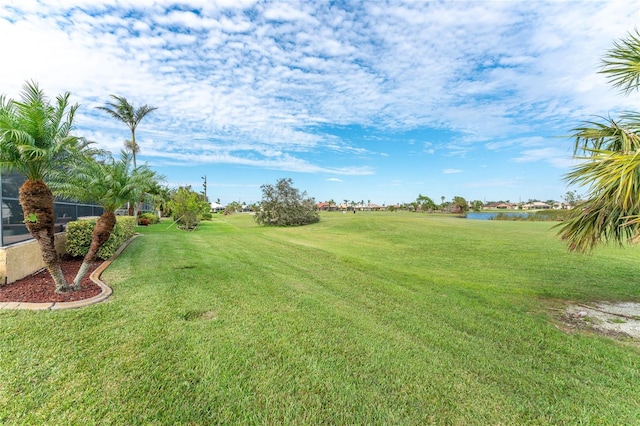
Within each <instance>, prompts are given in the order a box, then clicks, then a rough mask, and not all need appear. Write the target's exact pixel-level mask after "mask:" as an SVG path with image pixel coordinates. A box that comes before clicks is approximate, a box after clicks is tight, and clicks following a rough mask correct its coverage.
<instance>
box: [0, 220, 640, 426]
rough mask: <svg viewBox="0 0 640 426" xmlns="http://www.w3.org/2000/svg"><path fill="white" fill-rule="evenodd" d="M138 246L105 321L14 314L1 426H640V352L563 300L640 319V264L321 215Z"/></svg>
mask: <svg viewBox="0 0 640 426" xmlns="http://www.w3.org/2000/svg"><path fill="white" fill-rule="evenodd" d="M168 226H169V223H168V222H163V223H162V224H160V225H155V226H151V227H148V228H139V229H140V231H141V232H143V233H144V234H145V235H144V236H143V237H141V238H138V239H136V240H135V241H134V242H133V243H132V244H131V245H130V246H129V247H128V248H127V250H125V252H124V253H123V254H122V255H121V256H120V257H119V258H118V259H117V260H116V261H115V262H114V263H113V264H112V265H111V266H110V267H109V269H108V270H107V271H106V272H105V274H103V279H104V280H105V281H106V282H107V283H109V284H110V285H111V286H112V287H113V288H114V294H113V296H112V297H111V298H110V299H109V301H107V302H106V303H102V304H99V305H94V306H90V307H86V308H82V309H78V310H69V311H57V312H51V311H41V312H28V311H0V423H2V424H21V423H23V424H98V423H99V424H128V425H129V424H233V423H243V424H247V423H248V424H301V423H306V424H321V423H322V424H430V423H433V424H452V425H468V424H478V425H484V424H523V423H525V424H637V422H638V419H640V350H639V349H638V345H637V344H635V343H633V342H629V341H620V340H613V339H610V338H607V337H601V336H598V335H595V334H588V333H578V332H575V333H571V334H566V333H564V332H562V331H561V330H560V329H559V328H557V327H556V326H555V320H554V318H553V315H554V312H557V311H555V310H553V309H552V308H560V307H561V306H562V303H563V302H564V301H593V300H629V301H638V300H640V278H638V275H639V274H638V272H639V263H638V257H639V256H638V255H639V254H640V249H638V248H625V249H618V248H614V247H609V248H603V249H600V250H597V251H596V252H595V253H594V254H593V255H591V256H582V255H577V254H571V253H568V252H567V250H566V248H565V246H564V245H563V244H562V243H561V242H560V241H558V240H557V238H556V237H555V236H554V231H553V230H550V229H549V228H550V226H551V225H550V224H549V223H536V222H533V223H530V222H499V221H473V220H463V219H458V218H451V217H436V216H433V217H430V216H426V215H421V214H410V213H404V212H396V213H386V212H385V213H358V214H355V215H353V214H347V215H343V214H340V213H326V214H324V215H323V216H322V220H321V222H320V223H318V224H314V225H311V226H306V227H300V228H286V229H272V228H261V227H258V226H256V225H255V224H254V223H253V221H252V219H251V217H250V216H248V215H232V216H222V215H219V216H218V215H216V216H214V220H213V221H212V222H206V223H202V224H201V225H200V226H199V227H198V229H197V231H195V232H192V233H186V232H183V231H179V230H177V229H176V228H175V227H171V228H168Z"/></svg>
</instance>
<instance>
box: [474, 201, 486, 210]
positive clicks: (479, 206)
mask: <svg viewBox="0 0 640 426" xmlns="http://www.w3.org/2000/svg"><path fill="white" fill-rule="evenodd" d="M482 206H484V203H483V202H482V201H480V200H475V201H472V202H471V208H472V209H473V211H474V212H479V211H480V210H482Z"/></svg>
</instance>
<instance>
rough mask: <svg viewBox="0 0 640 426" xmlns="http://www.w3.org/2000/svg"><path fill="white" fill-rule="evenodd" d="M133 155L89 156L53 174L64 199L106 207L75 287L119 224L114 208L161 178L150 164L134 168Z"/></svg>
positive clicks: (74, 286) (129, 200)
mask: <svg viewBox="0 0 640 426" xmlns="http://www.w3.org/2000/svg"><path fill="white" fill-rule="evenodd" d="M131 161H132V156H131V155H130V154H129V153H127V152H125V151H122V152H121V153H120V159H119V160H115V159H113V158H112V157H111V156H109V157H108V158H106V159H104V160H102V161H96V160H94V159H87V160H86V161H83V162H82V163H77V164H76V165H75V166H74V167H72V168H70V169H69V170H65V171H64V172H58V173H55V174H54V175H53V180H52V183H51V187H52V189H53V191H54V193H55V194H57V195H60V196H63V197H65V198H68V199H71V200H75V201H80V202H93V203H96V204H98V205H100V206H102V207H103V208H104V213H103V214H102V215H101V216H100V217H99V218H98V221H97V222H96V226H95V227H94V229H93V234H92V235H91V245H90V246H89V251H88V252H87V254H86V255H85V257H84V260H83V262H82V265H81V266H80V269H79V270H78V273H77V274H76V277H75V279H74V280H73V289H74V290H78V289H80V282H81V281H82V278H84V276H85V275H86V273H87V271H88V270H89V268H90V267H91V264H92V263H93V262H94V261H95V260H96V256H97V254H98V251H99V250H100V248H101V247H102V246H103V245H104V243H106V242H107V240H108V239H109V237H110V236H111V232H112V231H113V228H114V226H115V224H116V215H115V211H116V210H117V209H118V208H120V207H122V206H123V205H124V204H126V203H127V202H131V201H135V200H138V199H139V198H140V192H141V191H142V190H144V189H146V188H150V187H152V186H153V185H157V181H158V179H159V177H158V176H157V175H156V174H155V173H154V172H153V171H152V170H151V169H149V168H148V167H147V166H142V167H138V168H137V169H133V170H132V169H131Z"/></svg>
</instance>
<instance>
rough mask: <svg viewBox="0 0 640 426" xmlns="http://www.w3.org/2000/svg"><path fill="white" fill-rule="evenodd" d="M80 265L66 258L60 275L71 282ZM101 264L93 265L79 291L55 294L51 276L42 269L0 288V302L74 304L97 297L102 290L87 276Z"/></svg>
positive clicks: (79, 262) (79, 260) (78, 261)
mask: <svg viewBox="0 0 640 426" xmlns="http://www.w3.org/2000/svg"><path fill="white" fill-rule="evenodd" d="M81 264H82V259H74V258H66V257H65V258H63V259H62V264H61V266H62V273H63V274H64V276H65V278H66V280H67V282H72V281H73V279H74V278H75V276H76V273H77V272H78V269H80V265H81ZM101 264H102V261H99V262H94V263H93V265H92V266H91V268H90V269H89V272H88V273H87V275H85V277H84V278H83V280H82V282H81V289H80V290H77V291H71V292H68V293H64V294H58V293H56V292H55V289H56V285H55V283H54V282H53V279H52V278H51V275H50V274H49V272H48V271H47V270H46V269H43V270H41V271H38V272H36V273H34V274H32V275H29V276H28V277H25V278H23V279H21V280H18V281H16V282H14V283H11V284H8V285H6V286H0V302H31V303H46V302H75V301H78V300H84V299H89V298H91V297H93V296H97V295H98V294H100V293H101V292H102V289H101V288H100V286H98V285H97V284H96V283H94V282H93V281H91V279H90V278H89V276H90V275H91V273H92V272H93V271H95V270H96V269H97V268H98V267H99V266H100V265H101Z"/></svg>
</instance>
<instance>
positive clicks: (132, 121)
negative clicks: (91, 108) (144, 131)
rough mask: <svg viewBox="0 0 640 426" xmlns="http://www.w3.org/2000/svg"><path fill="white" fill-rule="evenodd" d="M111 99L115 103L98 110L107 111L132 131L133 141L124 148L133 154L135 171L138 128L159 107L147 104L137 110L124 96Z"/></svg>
mask: <svg viewBox="0 0 640 426" xmlns="http://www.w3.org/2000/svg"><path fill="white" fill-rule="evenodd" d="M111 97H112V98H113V99H114V100H115V102H107V105H106V106H99V107H97V108H98V109H100V110H102V111H105V112H106V113H107V114H109V115H110V116H112V117H113V118H115V119H116V120H119V121H121V122H123V123H124V124H126V125H127V127H129V130H131V139H129V140H127V141H126V142H125V143H124V146H125V148H126V149H127V150H129V151H131V153H132V154H133V168H134V169H135V168H137V167H138V165H137V163H136V154H138V153H139V152H140V145H138V143H137V142H136V128H137V127H138V125H139V124H140V122H141V121H142V119H143V118H144V117H145V116H146V115H147V114H149V113H151V112H153V111H155V110H157V109H158V107H154V106H150V105H146V104H145V105H142V106H141V107H139V108H137V109H136V108H134V106H133V105H132V104H131V103H129V101H128V100H127V99H126V98H124V97H122V96H116V95H111Z"/></svg>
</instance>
